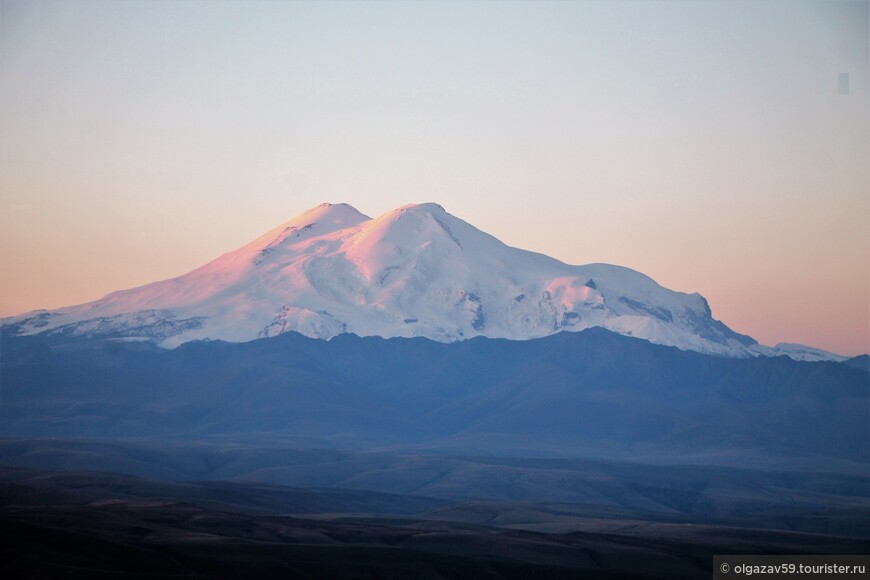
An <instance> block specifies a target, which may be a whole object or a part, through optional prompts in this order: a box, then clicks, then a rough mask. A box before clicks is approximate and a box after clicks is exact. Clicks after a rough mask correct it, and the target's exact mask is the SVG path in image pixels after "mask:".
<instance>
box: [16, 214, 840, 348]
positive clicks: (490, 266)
mask: <svg viewBox="0 0 870 580" xmlns="http://www.w3.org/2000/svg"><path fill="white" fill-rule="evenodd" d="M596 326H600V327H604V328H606V329H609V330H611V331H613V332H617V333H620V334H625V335H631V336H635V337H638V338H643V339H647V340H649V341H651V342H654V343H659V344H665V345H671V346H676V347H679V348H681V349H687V350H695V351H699V352H704V353H710V354H718V355H725V356H735V357H743V356H758V355H774V354H782V353H786V354H790V355H791V356H794V357H795V358H799V357H800V358H807V357H810V358H812V357H815V358H826V357H825V356H824V355H825V354H827V353H822V352H820V351H814V350H813V349H807V350H806V351H805V352H804V353H803V354H800V353H799V352H798V351H796V350H795V349H791V351H789V350H788V349H787V348H784V347H775V348H770V347H765V346H762V345H759V344H758V343H757V342H756V341H755V340H753V339H752V338H750V337H748V336H745V335H741V334H737V333H735V332H734V331H732V330H731V329H730V328H728V327H727V326H725V325H724V324H723V323H721V322H719V321H718V320H714V319H713V317H712V315H711V312H710V307H709V306H708V304H707V301H706V300H705V299H704V298H703V297H702V296H701V295H699V294H684V293H681V292H674V291H671V290H668V289H666V288H663V287H661V286H659V285H658V284H657V283H656V282H655V281H653V280H652V279H651V278H649V277H647V276H645V275H643V274H641V273H639V272H635V271H633V270H630V269H628V268H623V267H619V266H611V265H607V264H589V265H585V266H571V265H568V264H564V263H562V262H559V261H558V260H555V259H553V258H550V257H548V256H545V255H542V254H537V253H534V252H528V251H525V250H520V249H517V248H512V247H510V246H507V245H505V244H503V243H502V242H500V241H499V240H497V239H496V238H494V237H492V236H490V235H489V234H486V233H484V232H482V231H480V230H478V229H477V228H475V227H473V226H471V225H470V224H468V223H466V222H464V221H462V220H461V219H458V218H456V217H455V216H453V215H450V214H449V213H447V212H446V211H444V209H443V208H442V207H441V206H439V205H436V204H434V203H424V204H420V205H407V206H404V207H401V208H399V209H396V210H393V211H390V212H388V213H385V214H384V215H382V216H380V217H377V218H374V219H372V218H369V217H368V216H365V215H363V214H362V213H360V212H358V211H357V210H356V209H354V208H353V207H351V206H349V205H347V204H335V205H333V204H322V205H320V206H318V207H315V208H312V209H310V210H309V211H307V212H305V213H303V214H301V215H299V216H297V217H295V218H293V219H292V220H290V221H288V222H286V223H284V224H282V225H280V226H278V227H276V228H275V229H273V230H271V231H269V232H267V233H265V234H264V235H262V236H260V237H259V238H257V239H256V240H254V241H252V242H251V243H249V244H247V245H245V246H243V247H241V248H239V249H237V250H235V251H232V252H229V253H227V254H224V255H223V256H221V257H219V258H217V259H216V260H214V261H212V262H209V263H208V264H205V265H204V266H202V267H200V268H198V269H196V270H194V271H192V272H189V273H187V274H185V275H183V276H179V277H177V278H173V279H170V280H164V281H161V282H155V283H153V284H148V285H146V286H142V287H139V288H133V289H130V290H124V291H120V292H114V293H112V294H109V295H107V296H105V297H104V298H101V299H100V300H97V301H95V302H91V303H88V304H82V305H79V306H72V307H67V308H61V309H58V310H53V311H36V312H31V313H28V314H24V315H21V316H17V317H13V318H10V319H7V320H5V321H4V327H3V331H4V333H5V334H7V335H9V334H11V335H30V334H40V333H43V334H45V335H47V336H91V335H93V336H106V337H117V338H147V339H151V340H154V341H156V342H158V343H160V344H161V345H162V346H165V347H173V346H177V345H179V344H181V343H184V342H187V341H191V340H198V339H222V340H226V341H234V342H241V341H249V340H253V339H256V338H259V337H268V336H275V335H278V334H281V333H284V332H289V331H295V332H299V333H301V334H304V335H306V336H309V337H314V338H322V339H329V338H332V337H334V336H336V335H338V334H341V333H354V334H357V335H360V336H372V335H375V336H383V337H426V338H429V339H433V340H436V341H441V342H451V341H456V340H463V339H468V338H472V337H475V336H487V337H500V338H508V339H517V340H520V339H531V338H537V337H543V336H547V335H550V334H554V333H556V332H561V331H579V330H583V329H586V328H590V327H596Z"/></svg>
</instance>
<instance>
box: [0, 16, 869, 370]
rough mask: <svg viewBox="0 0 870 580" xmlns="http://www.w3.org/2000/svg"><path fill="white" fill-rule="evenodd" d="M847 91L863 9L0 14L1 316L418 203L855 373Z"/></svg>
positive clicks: (865, 345)
mask: <svg viewBox="0 0 870 580" xmlns="http://www.w3.org/2000/svg"><path fill="white" fill-rule="evenodd" d="M839 73H848V75H849V85H850V86H849V88H850V94H848V95H842V94H838V83H837V75H838V74H839ZM867 78H868V3H867V2H852V3H838V2H807V3H804V2H736V3H734V2H727V3H726V2H721V3H720V2H631V3H595V2H556V3H541V2H536V3H521V2H511V3H496V2H485V3H470V2H468V3H460V2H444V3H423V2H407V3H389V2H379V3H362V2H355V3H340V2H328V3H327V2H323V3H282V2H265V3H256V2H110V1H109V2H5V1H4V2H2V4H0V189H2V200H0V201H2V206H0V211H2V213H0V226H2V228H0V249H2V259H3V269H4V276H3V281H2V282H0V297H2V299H0V313H2V314H7V315H8V314H14V313H18V312H21V311H23V310H28V309H32V308H37V307H58V306H61V305H68V304H73V303H78V302H83V301H86V300H91V299H95V298H98V297H99V296H101V295H102V294H105V293H106V292H109V291H111V290H116V289H119V288H124V287H130V286H135V285H139V284H142V283H146V282H150V281H153V280H156V279H161V278H166V277H170V276H174V275H178V274H181V273H183V272H185V271H187V270H189V269H192V268H194V267H196V266H198V265H200V264H201V263H203V262H205V261H207V260H208V259H211V258H213V257H215V256H217V255H218V254H220V253H222V252H225V251H228V250H230V249H233V248H235V247H236V246H238V245H241V244H242V243H245V242H247V241H248V240H250V239H252V238H254V237H256V236H257V235H259V234H260V233H262V232H263V231H265V230H266V229H268V228H270V227H272V226H274V225H276V224H277V223H280V222H282V221H285V220H287V219H289V218H291V217H293V216H294V215H296V214H298V213H301V212H302V211H304V210H305V209H308V208H309V207H311V206H313V205H316V204H318V203H320V202H322V201H335V202H337V201H344V202H348V203H350V204H351V205H354V206H355V207H357V208H358V209H359V210H361V211H363V212H364V213H367V214H369V215H377V214H380V213H382V212H384V211H387V210H389V209H392V208H394V207H397V206H400V205H403V204H405V203H409V202H415V201H429V200H431V201H437V202H438V203H441V204H442V205H443V206H444V207H445V208H446V209H447V210H448V211H449V212H451V213H453V214H454V215H457V216H459V217H461V218H463V219H465V220H467V221H469V222H471V223H472V224H474V225H476V226H478V227H480V228H481V229H484V230H485V231H488V232H490V233H492V234H494V235H496V236H497V237H499V238H501V239H502V240H503V241H505V242H507V243H509V244H511V245H515V246H520V247H524V248H527V249H532V250H535V251H539V252H543V253H546V254H550V255H552V256H554V257H557V258H559V259H561V260H564V261H566V262H570V263H588V262H610V263H617V264H622V265H626V266H629V267H632V268H635V269H638V270H640V271H642V272H644V273H646V274H649V275H650V276H652V277H653V278H655V279H656V280H658V281H659V282H660V283H661V284H663V285H665V286H668V287H671V288H674V289H676V290H682V291H687V292H692V291H699V292H701V293H702V294H704V295H705V296H707V297H708V299H709V300H710V303H711V306H712V308H713V312H714V315H716V316H717V317H719V318H721V319H722V320H724V321H725V322H726V323H727V324H729V325H731V326H732V327H733V328H735V329H736V330H738V331H740V332H746V333H748V334H751V335H753V336H754V337H756V338H758V339H759V340H761V341H762V342H765V343H774V342H778V341H794V342H804V343H807V344H811V345H815V346H820V347H824V348H829V349H833V350H836V351H839V352H844V353H848V354H857V353H858V352H865V351H867V350H870V328H868V325H870V288H868V276H870V255H868V253H870V238H868V229H870V228H868V218H870V207H868V197H870V196H868V173H867V166H868V99H867Z"/></svg>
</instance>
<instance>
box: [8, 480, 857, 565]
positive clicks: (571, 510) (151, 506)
mask: <svg viewBox="0 0 870 580" xmlns="http://www.w3.org/2000/svg"><path fill="white" fill-rule="evenodd" d="M348 510H350V512H355V511H357V510H364V511H366V512H368V513H364V514H363V513H349V511H348ZM864 515H865V516H866V513H865V514H864ZM793 516H794V517H796V518H797V519H800V516H799V515H797V514H793ZM864 519H865V520H866V517H865V518H864ZM0 520H2V524H3V525H2V532H0V534H2V537H3V548H2V554H0V556H2V562H3V564H2V569H3V570H4V572H5V573H12V574H13V575H32V574H50V575H60V574H64V575H67V574H70V575H73V576H80V577H86V576H90V577H94V576H101V575H112V574H121V573H123V574H129V573H135V574H136V575H137V576H138V577H152V578H161V577H173V576H178V575H183V576H186V577H225V578H234V577H262V575H264V574H265V575H269V576H278V575H282V576H288V577H311V578H340V577H370V576H377V577H423V578H478V577H483V578H528V577H536V578H570V577H574V578H576V577H589V578H707V577H709V575H710V567H711V564H712V555H713V554H714V553H782V554H787V553H795V554H800V553H814V554H824V553H831V554H834V553H866V552H868V551H870V540H868V539H867V537H866V535H865V537H863V538H861V537H848V536H845V535H844V536H839V535H823V534H817V533H799V532H783V531H774V530H767V529H752V528H748V527H737V526H734V525H724V524H711V523H702V521H701V520H700V519H698V518H693V517H690V516H685V515H681V514H678V513H672V514H666V513H661V512H645V511H639V510H629V509H625V508H605V507H601V506H592V505H580V504H554V503H535V502H480V501H472V502H469V501H455V500H454V501H448V500H445V499H432V498H425V497H418V496H408V495H389V494H382V493H377V492H359V491H351V490H342V489H298V488H288V487H284V486H275V485H261V484H239V483H226V482H197V483H191V482H187V483H167V482H155V481H149V480H143V479H138V478H132V477H127V476H120V475H113V474H105V473H98V472H44V471H37V470H24V469H12V468H4V469H3V470H2V471H0ZM754 523H755V524H758V523H759V522H757V521H756V522H754Z"/></svg>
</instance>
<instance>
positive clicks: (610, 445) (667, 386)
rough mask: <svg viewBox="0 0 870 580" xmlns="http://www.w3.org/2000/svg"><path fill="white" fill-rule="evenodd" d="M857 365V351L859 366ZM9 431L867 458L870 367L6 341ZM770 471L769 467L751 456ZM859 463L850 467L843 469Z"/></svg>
mask: <svg viewBox="0 0 870 580" xmlns="http://www.w3.org/2000/svg"><path fill="white" fill-rule="evenodd" d="M855 362H856V363H857V364H858V366H860V364H861V361H860V359H856V361H855ZM0 363H2V365H0V379H2V384H3V393H2V401H3V404H2V406H0V436H13V437H70V436H72V437H101V438H105V437H110V438H119V437H140V438H158V439H168V440H176V441H178V440H181V441H187V440H192V439H202V438H209V439H214V438H219V439H221V440H223V439H226V440H227V441H251V440H254V441H265V442H272V443H275V442H280V441H288V440H293V441H296V442H297V443H298V442H302V443H305V442H308V444H310V445H312V446H317V447H322V446H329V447H338V448H356V449H375V448H396V446H399V447H401V448H403V449H406V450H428V452H433V451H435V452H449V453H466V454H471V453H474V454H478V453H495V454H499V455H508V456H528V457H532V456H545V457H546V456H549V457H560V456H561V457H579V456H586V457H595V456H598V457H610V458H628V459H635V460H644V461H647V460H655V461H664V460H667V461H670V462H674V463H686V462H692V463H698V462H701V463H710V464H722V465H728V464H732V465H745V466H750V465H753V464H763V465H766V466H770V467H773V466H776V465H779V464H781V463H783V462H809V463H810V464H812V465H816V466H817V467H818V466H824V469H826V470H828V471H834V470H837V469H839V467H838V465H841V464H842V465H854V462H859V463H860V464H861V465H862V467H861V469H866V463H867V461H868V459H870V424H868V421H867V413H868V408H870V375H868V373H867V371H866V370H862V369H861V368H853V366H851V365H850V364H844V363H835V362H801V361H794V360H792V359H789V358H788V357H755V358H741V359H737V358H728V357H721V356H712V355H704V354H700V353H695V352H690V351H683V350H679V349H677V348H673V347H666V346H661V345H655V344H652V343H650V342H648V341H644V340H640V339H636V338H631V337H626V336H621V335H618V334H615V333H612V332H610V331H608V330H605V329H603V328H592V329H588V330H585V331H581V332H562V333H559V334H555V335H551V336H548V337H544V338H539V339H533V340H527V341H512V340H504V339H488V338H484V337H477V338H474V339H470V340H465V341H457V342H453V343H439V342H435V341H432V340H427V339H423V338H413V339H405V338H393V339H383V338H379V337H368V338H361V337H358V336H355V335H352V334H342V335H339V336H336V337H335V338H333V339H332V340H329V341H324V340H317V339H310V338H307V337H304V336H302V335H300V334H298V333H295V332H288V333H285V334H282V335H280V336H277V337H273V338H264V339H259V340H254V341H250V342H246V343H241V344H233V343H225V342H221V341H197V342H189V343H186V344H183V345H181V346H179V347H178V348H175V349H172V350H165V349H161V348H158V347H156V346H154V345H152V344H149V343H141V342H118V341H111V340H109V341H106V340H86V339H82V338H72V339H70V338H69V337H58V336H56V337H51V336H44V335H38V336H34V337H13V338H7V339H4V348H3V351H2V357H0ZM759 462H760V463H759ZM849 469H853V468H849Z"/></svg>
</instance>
